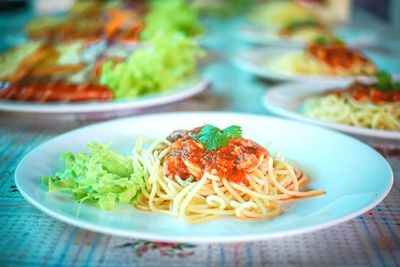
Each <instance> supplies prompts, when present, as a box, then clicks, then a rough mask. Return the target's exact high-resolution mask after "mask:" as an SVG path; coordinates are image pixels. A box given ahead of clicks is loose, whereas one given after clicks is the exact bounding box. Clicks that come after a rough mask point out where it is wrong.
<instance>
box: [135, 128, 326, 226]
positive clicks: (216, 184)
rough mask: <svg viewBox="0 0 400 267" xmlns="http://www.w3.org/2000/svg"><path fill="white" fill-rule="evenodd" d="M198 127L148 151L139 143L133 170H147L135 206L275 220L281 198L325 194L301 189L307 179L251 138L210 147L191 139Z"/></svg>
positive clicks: (186, 214)
mask: <svg viewBox="0 0 400 267" xmlns="http://www.w3.org/2000/svg"><path fill="white" fill-rule="evenodd" d="M199 129H200V128H197V129H195V130H194V132H193V131H184V132H185V134H184V135H183V136H182V135H179V134H178V135H176V134H174V135H171V136H172V137H173V138H168V139H169V140H159V141H156V142H154V143H153V144H152V145H151V147H150V149H149V150H143V149H142V146H143V141H142V140H141V139H139V140H138V141H137V144H136V148H135V151H134V155H133V163H134V168H143V169H144V170H145V172H146V173H147V174H146V177H147V179H146V182H145V183H144V184H143V185H142V188H141V191H142V194H141V196H140V197H139V198H138V201H137V202H136V204H135V206H136V207H137V208H139V209H141V210H148V211H153V212H158V213H162V214H168V215H171V216H174V217H179V218H183V219H184V220H185V221H187V222H189V223H199V222H204V221H208V220H211V219H213V218H215V217H218V216H236V217H239V218H273V217H276V216H278V215H280V214H281V213H282V209H281V205H280V202H281V201H283V200H287V199H293V198H304V197H312V196H317V195H320V194H323V193H324V192H323V191H321V190H313V191H307V192H305V191H302V190H301V188H303V187H304V186H305V185H306V184H307V183H308V182H309V178H308V177H307V176H306V175H305V174H304V173H303V172H302V171H301V170H300V169H298V168H297V167H295V166H293V165H292V164H291V163H290V162H288V161H287V160H285V159H283V158H282V157H278V156H272V155H269V154H268V152H267V150H266V149H264V148H263V147H261V146H259V145H258V144H256V143H255V142H253V141H251V140H247V139H243V138H235V139H230V140H229V142H228V144H227V145H226V146H224V147H220V148H218V149H216V150H213V151H208V150H207V149H205V147H204V146H203V145H202V144H201V143H199V142H197V140H195V139H194V138H193V136H194V134H195V133H196V131H199ZM171 136H170V137H171ZM135 166H136V167H135Z"/></svg>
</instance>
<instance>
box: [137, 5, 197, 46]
mask: <svg viewBox="0 0 400 267" xmlns="http://www.w3.org/2000/svg"><path fill="white" fill-rule="evenodd" d="M144 22H145V28H144V30H143V32H142V33H141V37H142V39H144V40H148V39H151V38H153V36H155V35H157V34H159V33H160V32H161V33H176V32H179V33H181V34H184V35H185V36H187V37H193V36H197V35H199V34H200V33H201V32H202V31H203V30H202V28H201V26H200V23H199V20H198V14H197V10H196V8H195V7H194V6H193V5H190V4H189V3H188V2H187V1H185V0H168V1H165V0H153V1H151V3H150V11H149V13H148V14H147V15H146V17H145V19H144Z"/></svg>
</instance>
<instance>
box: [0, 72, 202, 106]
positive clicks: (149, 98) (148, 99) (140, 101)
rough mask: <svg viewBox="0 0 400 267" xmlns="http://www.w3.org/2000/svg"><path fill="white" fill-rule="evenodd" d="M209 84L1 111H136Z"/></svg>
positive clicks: (186, 95) (194, 82) (199, 82)
mask: <svg viewBox="0 0 400 267" xmlns="http://www.w3.org/2000/svg"><path fill="white" fill-rule="evenodd" d="M208 84H209V82H208V81H206V80H204V79H202V78H195V79H193V80H191V81H188V82H187V83H184V84H181V85H179V86H177V87H175V88H173V89H171V90H166V91H164V92H162V93H159V94H149V95H146V96H140V97H138V98H134V99H130V100H128V99H127V100H112V101H109V102H84V103H32V102H31V103H29V102H16V101H0V110H3V111H12V112H28V113H48V114H52V113H60V114H66V113H69V114H71V113H80V114H82V113H93V112H111V111H123V110H136V109H142V108H149V107H155V106H159V105H163V104H169V103H173V102H177V101H179V100H183V99H186V98H189V97H192V96H194V95H196V94H199V93H201V92H202V91H204V90H205V89H206V88H207V86H208Z"/></svg>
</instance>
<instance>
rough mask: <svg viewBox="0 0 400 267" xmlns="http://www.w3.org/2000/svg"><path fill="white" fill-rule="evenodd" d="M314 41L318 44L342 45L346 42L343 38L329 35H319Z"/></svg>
mask: <svg viewBox="0 0 400 267" xmlns="http://www.w3.org/2000/svg"><path fill="white" fill-rule="evenodd" d="M313 43H315V44H318V45H342V44H344V42H343V40H342V39H340V38H338V37H333V36H327V35H319V36H317V37H316V38H315V39H314V41H313Z"/></svg>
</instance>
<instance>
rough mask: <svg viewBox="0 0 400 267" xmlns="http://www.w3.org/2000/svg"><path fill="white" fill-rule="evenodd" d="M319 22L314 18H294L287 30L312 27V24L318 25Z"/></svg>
mask: <svg viewBox="0 0 400 267" xmlns="http://www.w3.org/2000/svg"><path fill="white" fill-rule="evenodd" d="M318 25H319V22H318V21H317V20H315V19H313V18H310V19H303V20H298V19H295V20H292V21H291V22H289V23H288V25H286V27H285V30H288V31H294V30H296V29H301V28H305V27H312V26H318Z"/></svg>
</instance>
